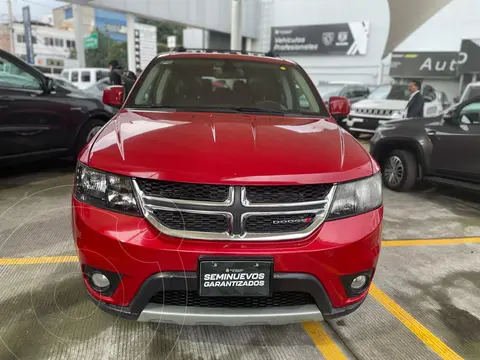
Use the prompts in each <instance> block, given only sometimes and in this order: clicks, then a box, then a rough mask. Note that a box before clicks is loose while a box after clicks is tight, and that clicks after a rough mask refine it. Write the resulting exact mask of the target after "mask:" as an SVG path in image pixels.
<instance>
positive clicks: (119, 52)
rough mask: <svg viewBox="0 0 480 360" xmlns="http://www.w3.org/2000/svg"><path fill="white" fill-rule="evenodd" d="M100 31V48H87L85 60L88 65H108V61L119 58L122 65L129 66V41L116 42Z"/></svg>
mask: <svg viewBox="0 0 480 360" xmlns="http://www.w3.org/2000/svg"><path fill="white" fill-rule="evenodd" d="M95 32H97V33H98V49H88V50H85V62H86V65H87V66H88V67H108V63H109V62H110V61H112V60H117V61H118V62H119V64H120V66H122V67H125V68H126V67H127V63H128V56H127V43H126V42H125V41H123V42H120V43H118V42H116V41H115V40H113V39H111V38H110V37H108V36H107V35H106V34H105V33H103V32H101V31H99V30H98V29H97V30H96V31H95Z"/></svg>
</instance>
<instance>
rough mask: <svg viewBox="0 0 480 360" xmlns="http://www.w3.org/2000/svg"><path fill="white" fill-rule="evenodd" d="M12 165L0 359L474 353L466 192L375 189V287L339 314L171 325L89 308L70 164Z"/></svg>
mask: <svg viewBox="0 0 480 360" xmlns="http://www.w3.org/2000/svg"><path fill="white" fill-rule="evenodd" d="M15 171H16V172H14V173H12V174H7V173H5V172H3V171H2V177H1V178H0V281H1V284H2V291H1V292H0V309H1V310H0V339H1V341H2V343H3V345H0V359H2V360H9V359H22V360H23V359H35V360H44V359H45V360H46V359H52V360H53V359H55V360H59V359H129V360H130V359H137V358H138V359H167V358H168V359H182V360H190V359H192V360H193V359H202V360H213V359H222V360H223V359H232V360H233V359H235V360H236V359H296V360H299V359H302V360H308V359H438V358H443V359H462V358H464V359H478V358H479V357H480V355H479V354H480V290H479V289H480V266H479V265H480V203H479V202H478V199H472V198H471V196H469V195H462V194H457V192H453V191H450V190H445V189H441V190H431V189H430V190H424V191H421V192H418V193H413V194H398V193H392V192H390V191H386V192H385V221H384V232H383V233H384V239H385V240H384V242H383V249H382V254H381V258H380V263H379V268H378V270H377V273H376V278H375V285H374V286H373V287H372V289H371V292H370V296H369V297H368V298H367V300H366V302H365V303H364V305H363V306H362V307H361V308H360V309H359V310H358V311H357V312H355V313H353V314H351V315H349V316H347V317H344V318H340V319H336V320H334V321H331V322H328V323H305V324H298V325H290V326H280V327H262V326H256V327H241V328H223V327H184V328H182V327H178V326H172V325H155V324H142V323H136V322H129V321H125V320H119V319H117V318H115V317H113V316H111V315H108V314H105V313H103V312H102V311H100V310H99V309H97V308H96V306H95V305H94V304H93V303H92V302H91V301H90V300H89V298H88V297H87V294H86V292H85V290H84V288H83V285H82V280H81V277H80V271H79V266H78V265H77V262H76V258H75V256H74V255H75V250H74V245H73V240H72V236H71V227H70V226H71V224H70V193H71V184H72V177H73V176H72V171H73V167H72V165H71V164H70V163H63V162H60V163H59V164H55V165H49V166H46V165H45V166H43V165H37V166H36V168H34V169H30V170H29V171H28V172H26V171H24V170H23V171H21V170H15ZM424 239H427V240H424Z"/></svg>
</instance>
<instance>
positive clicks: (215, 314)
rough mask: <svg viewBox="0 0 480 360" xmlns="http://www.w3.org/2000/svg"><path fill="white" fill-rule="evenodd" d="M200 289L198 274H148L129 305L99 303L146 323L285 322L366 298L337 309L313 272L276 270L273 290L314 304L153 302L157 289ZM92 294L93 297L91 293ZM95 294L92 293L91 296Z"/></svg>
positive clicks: (339, 312) (325, 314) (315, 317)
mask: <svg viewBox="0 0 480 360" xmlns="http://www.w3.org/2000/svg"><path fill="white" fill-rule="evenodd" d="M197 288H198V280H197V273H195V272H190V273H185V272H165V273H158V274H155V275H153V276H151V277H149V278H148V279H147V280H146V281H145V283H144V284H143V285H142V287H141V289H140V290H139V291H138V293H137V295H136V296H135V298H134V299H133V301H132V302H131V304H130V305H129V306H115V305H112V304H108V303H105V302H98V301H97V300H96V299H95V298H93V300H94V301H95V302H97V303H98V305H99V306H100V308H101V309H103V310H104V311H106V312H108V313H111V314H113V315H115V316H119V317H122V318H125V319H130V320H138V321H143V322H164V323H173V324H177V325H226V326H236V325H283V324H290V323H298V322H304V321H322V320H323V319H324V318H335V317H339V316H344V315H347V314H349V313H351V312H353V311H355V310H356V309H357V308H358V307H359V306H360V305H361V304H362V303H363V301H364V300H365V296H362V297H361V298H360V299H359V300H358V301H357V302H355V303H352V304H350V305H348V306H345V307H343V308H334V307H332V304H331V302H330V299H329V298H328V296H327V293H326V291H325V289H324V287H323V286H322V284H321V283H320V282H319V281H318V280H317V279H316V278H315V277H314V276H312V275H308V274H295V273H290V274H288V273H277V274H275V275H274V278H273V282H272V291H273V292H282V291H290V292H305V293H309V294H310V295H312V297H313V299H315V303H314V304H306V305H299V306H285V307H272V308H204V307H188V306H173V305H163V304H156V303H150V299H151V298H152V297H153V296H154V295H155V294H156V293H158V292H167V291H192V290H196V289H197ZM90 296H92V295H91V294H90ZM92 297H93V296H92Z"/></svg>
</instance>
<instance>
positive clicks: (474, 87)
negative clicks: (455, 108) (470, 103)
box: [458, 81, 480, 103]
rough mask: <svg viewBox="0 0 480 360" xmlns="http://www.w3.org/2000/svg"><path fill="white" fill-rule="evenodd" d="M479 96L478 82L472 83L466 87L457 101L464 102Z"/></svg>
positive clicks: (479, 85) (479, 86) (479, 84)
mask: <svg viewBox="0 0 480 360" xmlns="http://www.w3.org/2000/svg"><path fill="white" fill-rule="evenodd" d="M478 95H480V82H478V81H477V82H472V83H470V84H468V85H467V87H466V88H465V90H464V91H463V94H462V96H461V97H460V99H459V100H458V102H459V103H461V102H464V101H466V100H470V99H473V98H474V97H475V96H478Z"/></svg>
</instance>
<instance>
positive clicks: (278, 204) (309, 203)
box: [240, 186, 328, 208]
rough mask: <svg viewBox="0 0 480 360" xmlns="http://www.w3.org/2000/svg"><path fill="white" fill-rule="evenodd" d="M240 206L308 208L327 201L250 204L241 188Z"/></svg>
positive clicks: (244, 190)
mask: <svg viewBox="0 0 480 360" xmlns="http://www.w3.org/2000/svg"><path fill="white" fill-rule="evenodd" d="M240 194H241V199H242V205H243V206H245V207H257V208H259V207H279V208H282V207H297V206H309V205H324V204H327V203H328V200H327V199H324V200H316V201H305V202H296V203H252V202H250V201H249V200H248V198H247V187H246V186H242V187H241V189H240Z"/></svg>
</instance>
